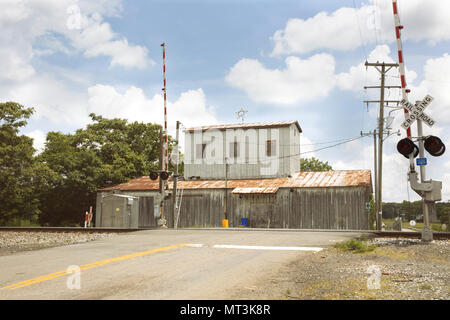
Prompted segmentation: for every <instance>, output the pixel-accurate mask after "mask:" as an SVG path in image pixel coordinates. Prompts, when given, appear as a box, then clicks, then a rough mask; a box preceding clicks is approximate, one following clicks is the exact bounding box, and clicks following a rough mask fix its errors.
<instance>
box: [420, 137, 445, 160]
mask: <svg viewBox="0 0 450 320" xmlns="http://www.w3.org/2000/svg"><path fill="white" fill-rule="evenodd" d="M424 147H425V150H427V151H428V153H429V154H431V155H432V156H435V157H439V156H442V155H443V154H444V152H445V145H444V144H443V143H442V140H441V139H439V138H438V137H436V136H429V137H428V138H426V139H425V143H424Z"/></svg>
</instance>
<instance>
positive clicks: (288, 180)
mask: <svg viewBox="0 0 450 320" xmlns="http://www.w3.org/2000/svg"><path fill="white" fill-rule="evenodd" d="M158 186H159V182H158V181H152V180H150V179H149V177H140V178H137V179H133V180H131V181H128V182H126V183H123V184H119V185H116V186H111V187H106V188H103V189H100V190H99V191H98V194H97V208H96V219H95V222H96V226H100V227H124V228H129V227H132V228H137V227H139V228H152V227H156V226H157V220H158V217H155V212H156V211H155V209H154V207H155V204H156V203H155V199H156V195H157V193H158ZM168 188H169V192H171V189H172V182H169V183H168ZM178 188H179V189H178V192H179V193H180V194H182V197H181V198H180V202H179V203H180V205H179V215H178V217H177V216H175V219H177V218H178V227H181V228H183V227H221V225H222V219H224V199H225V193H226V194H227V197H226V198H227V199H228V200H227V204H228V220H229V226H230V227H239V226H240V225H241V223H242V218H247V219H248V225H249V227H263V228H293V229H349V230H367V229H368V225H369V215H368V213H367V211H366V203H367V202H369V199H370V195H371V193H372V183H371V174H370V171H369V170H347V171H328V172H299V173H296V174H294V175H292V176H291V177H278V178H265V179H261V178H259V179H232V180H229V181H228V183H227V189H225V181H224V180H187V181H179V182H178ZM156 205H159V204H156ZM165 212H166V213H165V218H166V219H167V225H168V226H169V227H172V226H173V225H174V217H172V200H171V199H168V200H166V201H165Z"/></svg>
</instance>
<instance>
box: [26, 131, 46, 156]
mask: <svg viewBox="0 0 450 320" xmlns="http://www.w3.org/2000/svg"><path fill="white" fill-rule="evenodd" d="M25 135H27V136H29V137H30V138H32V139H33V147H34V148H35V149H36V152H37V153H41V152H42V151H43V150H44V145H45V141H46V134H45V133H44V132H43V131H41V130H34V131H31V132H28V133H25Z"/></svg>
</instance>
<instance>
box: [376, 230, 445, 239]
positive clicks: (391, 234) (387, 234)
mask: <svg viewBox="0 0 450 320" xmlns="http://www.w3.org/2000/svg"><path fill="white" fill-rule="evenodd" d="M371 234H373V235H374V236H375V237H376V238H407V239H420V238H422V233H421V232H415V231H412V232H403V231H372V232H371ZM433 239H434V240H447V239H450V232H433Z"/></svg>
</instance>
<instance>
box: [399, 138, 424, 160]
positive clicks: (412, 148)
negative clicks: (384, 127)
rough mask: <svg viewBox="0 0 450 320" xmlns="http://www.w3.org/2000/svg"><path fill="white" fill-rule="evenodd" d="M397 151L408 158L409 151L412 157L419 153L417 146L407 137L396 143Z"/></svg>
mask: <svg viewBox="0 0 450 320" xmlns="http://www.w3.org/2000/svg"><path fill="white" fill-rule="evenodd" d="M397 151H398V152H400V153H401V154H402V155H403V156H404V157H405V158H408V159H409V155H410V154H411V153H413V156H414V158H415V157H417V156H418V155H419V148H418V147H417V146H416V145H415V144H414V142H412V141H411V140H410V139H408V138H404V139H402V140H400V141H399V142H398V143H397Z"/></svg>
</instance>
